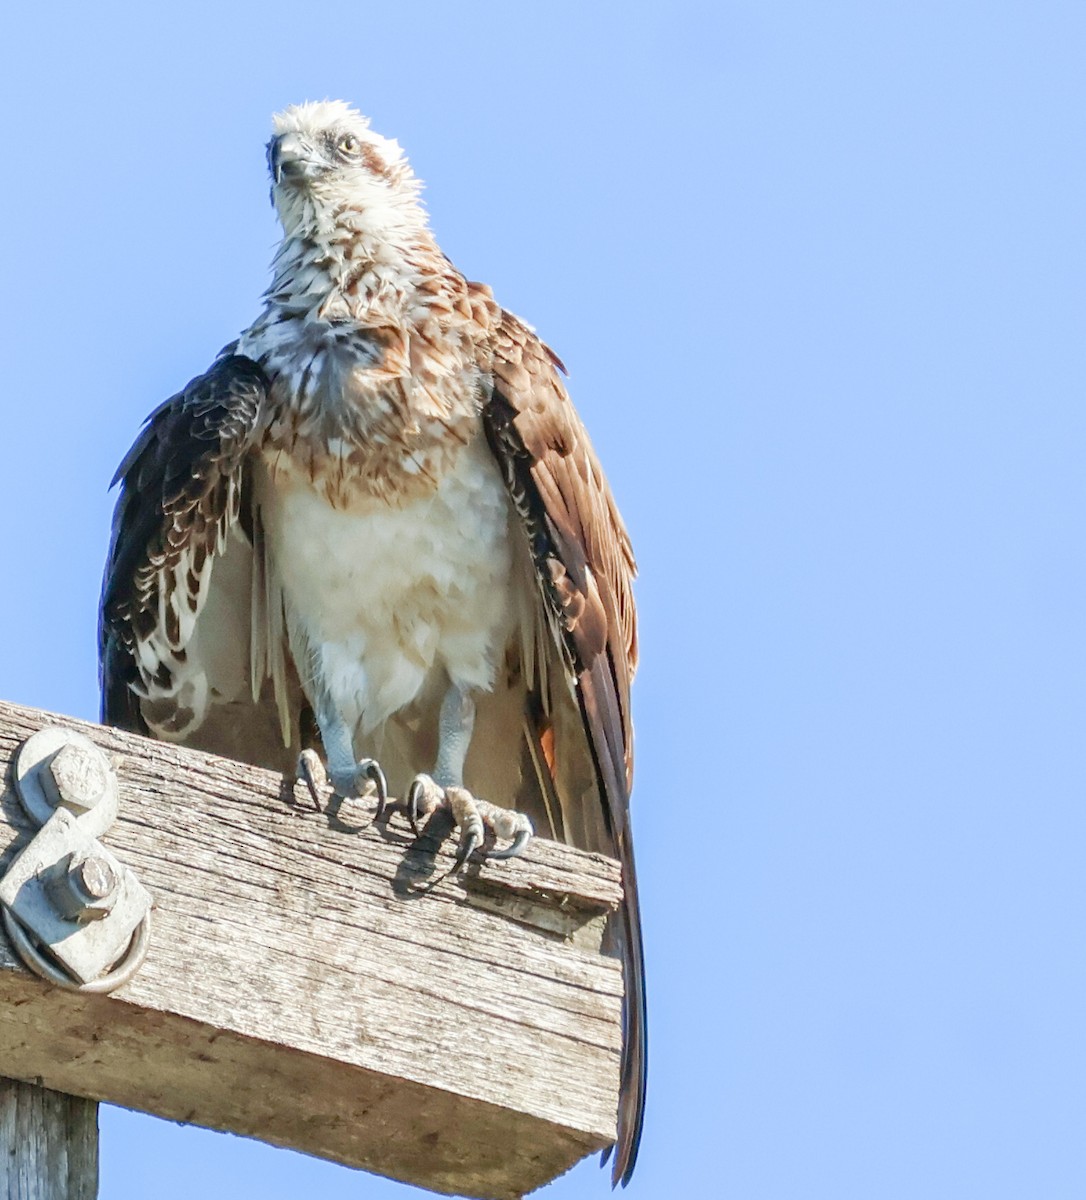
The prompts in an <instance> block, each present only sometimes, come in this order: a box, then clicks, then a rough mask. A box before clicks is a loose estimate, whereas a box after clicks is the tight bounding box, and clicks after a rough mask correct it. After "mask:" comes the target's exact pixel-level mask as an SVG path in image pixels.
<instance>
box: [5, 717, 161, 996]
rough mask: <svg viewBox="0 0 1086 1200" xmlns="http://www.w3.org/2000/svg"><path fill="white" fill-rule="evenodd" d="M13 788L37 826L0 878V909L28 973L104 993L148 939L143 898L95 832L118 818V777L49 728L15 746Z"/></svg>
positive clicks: (98, 756) (73, 736) (76, 741)
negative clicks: (38, 827)
mask: <svg viewBox="0 0 1086 1200" xmlns="http://www.w3.org/2000/svg"><path fill="white" fill-rule="evenodd" d="M14 775H15V789H16V792H17V793H18V796H19V800H20V802H21V803H22V806H23V808H24V809H25V810H26V812H27V814H28V816H29V817H30V818H31V820H33V821H35V822H36V823H37V824H38V825H40V826H41V828H40V829H39V831H38V832H37V833H36V834H35V835H34V837H33V838H32V839H31V841H30V842H29V843H28V844H27V845H26V846H25V847H24V848H23V849H22V850H21V851H20V853H19V854H18V856H17V857H16V858H15V859H14V861H13V862H12V863H11V865H10V866H9V867H8V869H7V871H6V872H5V873H4V875H3V877H2V878H0V905H2V909H0V915H2V918H3V924H4V928H5V930H6V931H7V934H8V937H9V938H10V939H11V942H12V945H13V946H14V947H15V950H16V952H17V953H18V955H19V957H20V958H21V959H22V961H23V962H24V963H25V964H26V966H28V967H29V968H30V970H32V971H33V972H34V973H35V974H37V975H40V976H41V977H42V978H43V979H47V980H49V982H51V983H55V984H57V985H58V986H60V987H65V988H69V989H71V990H73V991H81V992H110V991H113V989H114V988H118V987H120V986H121V984H123V983H127V982H128V980H129V979H131V978H132V976H133V975H135V973H136V971H138V970H139V968H140V965H141V964H142V962H143V957H144V955H145V954H146V951H147V943H148V940H149V937H150V923H151V904H152V901H151V897H150V895H149V894H148V892H147V891H146V889H145V888H144V887H143V885H142V884H141V883H140V882H139V880H138V879H137V878H136V876H135V874H134V873H133V872H132V871H131V870H130V869H129V868H128V867H126V866H125V865H124V864H123V863H122V862H120V861H119V860H118V859H117V858H116V857H115V856H114V855H112V854H111V853H110V852H109V851H108V850H107V849H106V848H105V847H104V846H103V845H101V843H100V842H98V841H97V840H96V835H97V834H101V833H104V832H105V831H106V829H108V828H109V826H110V825H112V824H113V821H114V818H115V817H116V815H117V791H118V789H117V776H116V775H115V774H114V771H113V766H112V764H111V763H110V761H109V759H108V758H107V757H106V755H105V754H104V753H103V751H101V750H99V749H98V747H97V746H95V744H94V743H93V742H92V741H90V740H89V739H88V738H85V737H83V735H82V734H78V733H72V732H70V731H69V730H66V729H61V728H58V727H52V728H48V729H42V730H39V731H38V732H37V733H35V734H34V735H33V736H32V737H29V738H28V739H27V740H26V741H25V742H24V743H23V744H22V746H20V747H19V751H18V754H17V755H16V758H15V771H14Z"/></svg>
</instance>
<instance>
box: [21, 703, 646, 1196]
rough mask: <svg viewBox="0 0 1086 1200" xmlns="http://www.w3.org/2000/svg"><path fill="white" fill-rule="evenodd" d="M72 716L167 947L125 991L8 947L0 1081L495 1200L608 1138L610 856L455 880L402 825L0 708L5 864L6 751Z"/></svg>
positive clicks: (613, 1005)
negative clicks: (94, 749)
mask: <svg viewBox="0 0 1086 1200" xmlns="http://www.w3.org/2000/svg"><path fill="white" fill-rule="evenodd" d="M55 723H62V724H64V725H66V726H69V727H71V728H75V729H79V730H80V731H81V732H83V733H85V734H86V735H87V736H89V737H90V738H91V739H92V740H94V741H95V742H96V743H97V744H98V745H100V746H102V747H103V748H104V749H105V750H107V751H108V752H109V753H110V754H111V755H112V757H113V758H114V761H115V763H116V765H117V770H118V774H119V777H120V782H121V806H120V816H119V818H118V821H117V824H116V825H114V826H113V827H112V829H111V830H110V831H109V832H108V833H107V834H105V835H104V837H103V839H102V840H103V841H104V842H105V843H106V844H107V845H108V846H109V847H110V848H111V849H112V850H113V851H114V853H116V854H117V855H118V856H119V857H120V858H121V859H122V860H123V861H124V862H125V863H126V864H127V865H128V866H130V867H132V868H133V869H134V870H135V871H136V872H137V874H138V875H139V877H140V879H141V881H142V882H143V884H144V885H145V886H146V887H147V888H148V889H149V890H150V891H151V893H152V894H153V896H154V898H155V911H154V917H153V921H154V924H153V936H152V940H151V947H150V951H149V953H148V956H147V960H146V962H145V964H144V966H143V967H142V969H141V970H140V972H139V974H138V975H137V976H136V978H135V979H134V980H133V981H132V982H131V983H130V984H128V985H127V986H126V987H124V988H123V989H121V991H120V992H118V993H114V994H113V995H112V996H86V995H80V994H74V993H70V992H66V991H63V990H60V989H56V988H52V987H49V986H47V985H45V984H42V983H41V982H40V981H38V980H37V979H36V978H34V977H32V976H30V975H29V974H28V973H27V972H26V971H25V970H23V969H22V967H21V966H17V965H16V960H15V958H14V955H13V954H12V953H11V952H10V950H9V948H8V947H7V946H6V945H0V1074H4V1075H9V1076H13V1077H16V1078H21V1079H40V1080H41V1081H42V1082H44V1083H45V1084H46V1085H47V1086H48V1087H50V1088H55V1089H58V1090H60V1091H64V1092H72V1093H75V1094H77V1095H82V1096H90V1097H93V1098H95V1099H100V1100H108V1101H111V1102H113V1103H117V1104H122V1105H125V1106H127V1107H131V1108H137V1109H141V1110H143V1111H146V1112H151V1113H156V1114H158V1115H160V1116H163V1117H169V1118H172V1119H174V1120H181V1121H187V1122H192V1123H194V1124H199V1125H205V1126H208V1127H211V1128H215V1129H226V1130H231V1131H233V1132H235V1133H241V1134H246V1135H249V1136H253V1137H259V1138H261V1139H263V1140H265V1141H269V1142H273V1143H275V1144H278V1145H285V1146H292V1147H294V1148H296V1149H299V1150H303V1151H306V1152H308V1153H311V1154H317V1155H320V1156H322V1157H325V1158H330V1159H334V1160H337V1161H339V1162H342V1163H345V1164H348V1165H350V1166H357V1167H364V1168H365V1169H367V1170H371V1171H376V1172H379V1173H380V1174H384V1175H389V1176H391V1177H393V1178H397V1179H402V1180H406V1181H408V1182H411V1183H415V1184H418V1185H420V1186H423V1187H428V1188H432V1189H434V1190H436V1191H443V1192H454V1193H458V1194H464V1195H471V1196H479V1197H514V1196H520V1195H523V1193H524V1192H526V1191H529V1190H531V1189H532V1188H534V1187H538V1186H540V1185H541V1184H543V1183H544V1182H546V1181H547V1180H549V1179H551V1178H553V1177H554V1176H556V1175H558V1174H560V1173H561V1172H562V1171H564V1170H566V1169H567V1168H568V1167H570V1166H571V1165H572V1164H573V1163H575V1162H576V1161H577V1160H578V1159H580V1158H581V1157H583V1156H584V1155H585V1154H588V1153H590V1152H591V1151H593V1150H596V1149H599V1148H601V1147H602V1146H605V1145H607V1144H608V1143H609V1142H611V1141H612V1140H613V1138H614V1134H615V1110H616V1102H617V1095H618V1062H619V1050H620V1043H621V1019H620V1009H621V994H622V976H621V969H620V967H619V964H618V963H617V962H616V961H615V960H613V959H611V958H608V957H606V956H604V955H602V954H600V953H599V951H598V946H599V936H600V932H601V930H602V925H603V922H604V921H605V919H606V916H607V914H608V913H610V912H611V911H613V909H614V908H615V906H616V905H617V903H618V902H619V899H620V895H621V891H620V888H621V884H620V875H619V869H618V866H617V864H616V863H614V862H611V861H610V860H608V859H605V858H602V857H600V856H598V855H591V854H585V853H583V852H580V851H577V850H573V849H570V848H569V847H565V846H557V845H555V844H553V843H549V842H545V841H543V840H535V841H533V842H532V843H531V844H530V845H529V848H528V851H527V853H526V854H525V856H524V857H523V858H521V859H517V860H512V861H510V862H496V863H491V864H483V865H479V864H476V863H471V864H469V865H468V867H467V868H466V869H465V870H464V871H462V872H461V873H459V874H458V875H456V876H453V875H451V874H449V872H450V870H451V867H452V865H453V858H452V855H451V853H450V852H449V851H448V850H446V849H445V848H444V847H442V848H441V849H439V850H438V851H437V853H436V854H435V853H434V852H433V847H432V845H429V844H427V842H426V839H423V843H422V844H421V845H420V844H419V843H418V842H417V841H416V839H415V838H414V836H413V835H412V833H411V831H410V829H409V828H408V827H407V825H406V823H405V822H404V821H403V819H402V818H401V817H399V816H398V815H395V814H394V815H393V816H392V817H391V818H390V819H389V820H388V821H387V822H384V823H382V825H380V826H376V825H375V824H374V823H373V821H372V809H370V808H368V807H367V806H365V805H363V804H359V803H344V804H343V805H342V806H341V807H339V808H336V807H335V805H333V806H332V807H331V808H330V809H329V810H328V811H326V812H322V813H318V812H316V811H315V810H314V807H313V804H312V802H311V800H310V798H309V796H308V793H307V792H306V791H305V789H304V788H302V787H301V786H294V785H293V784H291V783H290V782H284V780H283V779H282V777H280V776H278V775H276V774H274V773H272V772H269V771H262V770H258V769H255V768H251V767H247V766H243V765H240V764H238V763H234V762H230V761H228V760H225V759H219V758H215V757H213V756H210V755H205V754H200V753H198V752H196V751H190V750H182V749H179V748H177V747H173V746H169V745H166V744H164V743H161V742H150V741H147V740H145V739H143V738H138V737H134V736H131V735H128V734H122V733H118V732H116V731H114V730H109V729H104V728H102V727H100V726H96V725H87V724H85V723H82V722H77V721H72V720H70V719H68V718H62V717H56V716H54V715H52V714H49V713H42V712H38V711H36V710H32V709H25V708H20V707H17V706H15V705H10V704H6V703H0V763H2V764H4V765H5V779H6V781H7V782H6V786H5V791H4V793H3V795H2V796H0V869H2V868H3V867H4V866H5V865H6V863H7V861H9V859H10V857H11V856H12V854H14V853H15V852H16V850H17V848H18V845H19V844H21V842H22V840H23V839H24V838H25V837H26V836H27V833H28V829H27V821H26V818H25V816H24V815H23V814H22V810H21V809H20V808H19V806H18V802H17V800H16V798H15V796H14V793H13V791H12V790H11V787H10V760H11V756H12V754H13V752H14V751H15V749H16V748H17V746H18V745H19V743H20V742H21V741H22V740H23V739H24V738H25V737H27V736H28V735H29V734H31V733H32V732H34V731H35V730H37V729H39V728H41V727H42V726H44V725H47V724H55Z"/></svg>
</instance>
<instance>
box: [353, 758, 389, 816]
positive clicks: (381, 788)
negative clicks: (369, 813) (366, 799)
mask: <svg viewBox="0 0 1086 1200" xmlns="http://www.w3.org/2000/svg"><path fill="white" fill-rule="evenodd" d="M358 770H359V773H360V774H362V775H365V776H366V778H367V779H371V780H372V781H373V785H374V787H376V788H377V812H376V813H375V814H374V818H373V819H374V820H375V821H379V820H380V819H381V817H383V816H384V813H385V808H386V806H387V805H388V783H387V782H386V780H385V773H384V771H382V770H381V764H380V763H379V762H378V761H377V759H375V758H364V759H363V760H362V761H361V762H360V763H359V764H358Z"/></svg>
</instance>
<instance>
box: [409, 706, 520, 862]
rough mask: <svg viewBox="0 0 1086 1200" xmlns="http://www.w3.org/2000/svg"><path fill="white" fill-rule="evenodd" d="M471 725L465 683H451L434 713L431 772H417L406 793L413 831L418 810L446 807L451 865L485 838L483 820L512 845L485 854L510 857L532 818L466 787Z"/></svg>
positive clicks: (472, 708)
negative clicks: (453, 839)
mask: <svg viewBox="0 0 1086 1200" xmlns="http://www.w3.org/2000/svg"><path fill="white" fill-rule="evenodd" d="M474 728H475V701H474V699H473V698H472V696H471V694H470V693H469V692H468V691H467V690H466V689H465V688H461V687H458V686H457V685H456V684H455V683H450V684H449V690H448V691H447V692H446V693H445V698H444V699H443V700H442V702H441V713H440V716H439V717H438V742H437V761H436V762H435V764H434V773H433V775H432V776H431V775H416V776H415V778H414V780H413V781H412V783H411V787H410V788H409V789H408V793H407V815H408V818H409V819H410V821H411V825H412V827H413V828H414V829H415V832H416V833H417V832H418V819H419V817H420V816H425V815H428V814H429V813H432V812H434V811H435V810H436V809H438V808H442V807H444V808H447V809H448V810H449V812H450V814H451V815H452V818H453V820H454V821H455V822H456V824H457V826H458V827H459V829H460V842H459V845H458V847H457V852H456V866H455V868H454V869H455V870H459V869H460V868H461V867H462V866H463V865H464V863H465V862H467V860H468V856H469V855H470V854H471V853H472V852H473V851H474V850H478V849H479V847H480V846H481V845H482V844H483V837H484V833H485V830H486V827H487V826H489V827H490V829H492V830H493V832H494V836H495V837H499V838H507V839H511V840H512V845H511V846H508V847H506V849H504V850H491V851H490V852H489V854H488V855H487V857H489V858H513V857H514V855H517V854H520V852H521V851H522V850H523V849H524V847H525V846H526V845H527V843H528V839H529V838H530V837H531V836H532V823H531V822H530V821H529V820H528V818H527V817H526V816H525V815H524V814H523V813H518V812H514V811H513V810H512V809H509V808H500V807H499V806H498V805H496V804H490V803H489V802H488V801H486V800H478V799H476V798H475V797H474V796H473V795H472V794H471V792H469V791H468V790H467V788H465V787H464V761H465V759H466V758H467V756H468V747H469V746H470V745H471V735H472V731H473V730H474Z"/></svg>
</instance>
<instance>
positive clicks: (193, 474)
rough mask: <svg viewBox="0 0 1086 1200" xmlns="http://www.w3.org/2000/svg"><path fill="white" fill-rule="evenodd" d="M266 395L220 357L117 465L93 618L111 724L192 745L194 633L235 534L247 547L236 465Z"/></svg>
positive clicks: (198, 717)
mask: <svg viewBox="0 0 1086 1200" xmlns="http://www.w3.org/2000/svg"><path fill="white" fill-rule="evenodd" d="M266 394H267V380H266V379H265V377H264V373H263V371H261V369H260V367H258V366H257V364H256V363H254V362H251V361H250V360H249V359H247V358H242V357H239V356H235V355H231V354H229V353H225V352H224V354H223V356H221V357H220V358H219V359H218V361H217V362H216V363H215V364H214V366H213V367H212V368H211V370H210V371H208V372H207V373H206V374H205V375H201V376H199V377H198V378H196V379H193V380H192V381H191V382H190V383H189V384H188V385H187V386H186V387H185V388H184V390H183V391H181V392H179V393H178V394H177V395H176V396H173V397H171V398H170V399H169V400H167V401H166V402H165V404H163V405H161V406H160V407H159V408H158V409H156V410H155V412H153V413H152V414H151V416H150V417H149V418H148V419H147V424H146V426H145V427H144V429H143V431H142V432H141V434H140V436H139V437H138V438H137V439H136V442H135V444H134V445H133V446H132V449H131V450H129V452H128V454H127V455H126V456H125V459H124V461H123V462H122V463H121V465H120V467H119V468H118V469H117V474H116V475H115V476H114V480H113V482H114V483H117V482H120V484H121V493H120V496H119V498H118V500H117V507H116V511H115V512H114V516H113V536H112V540H111V542H110V548H109V556H108V559H107V562H106V570H105V578H104V580H103V584H102V603H101V610H100V614H99V654H100V668H101V688H102V720H103V721H104V722H106V723H107V724H110V725H117V726H120V727H121V728H126V729H131V730H134V731H136V732H140V733H148V732H152V733H154V734H155V736H159V737H167V738H171V739H172V740H179V741H190V740H192V735H193V734H194V733H195V732H196V730H197V729H198V727H199V725H200V723H201V722H202V720H203V717H204V715H205V711H206V708H207V704H208V701H207V697H206V696H200V695H199V694H198V693H199V692H200V688H198V687H196V686H195V684H193V683H192V682H191V681H192V680H193V679H195V680H197V681H198V682H201V683H202V682H203V680H204V678H205V676H206V672H205V671H204V670H203V664H202V663H201V662H200V661H199V659H200V658H201V648H200V647H199V646H198V645H196V644H194V643H195V642H196V641H197V639H196V638H194V632H195V629H196V625H197V619H198V617H199V616H200V614H201V612H202V611H203V610H204V608H205V607H206V605H207V603H208V598H209V595H210V593H211V592H212V590H213V589H212V567H213V565H215V563H216V562H217V561H218V562H220V563H221V560H222V558H223V556H224V553H225V551H226V548H227V545H228V542H230V540H231V538H232V537H233V536H234V531H235V530H237V531H238V536H240V538H241V541H242V542H244V543H245V544H246V546H247V541H248V539H247V538H246V536H245V534H244V533H242V531H241V529H239V522H240V524H241V526H244V525H245V524H246V523H247V521H246V518H247V515H248V514H247V503H248V498H247V496H245V494H244V492H245V489H244V478H243V475H244V463H245V458H246V455H247V453H248V451H249V449H250V447H251V445H252V442H253V438H254V436H255V433H256V427H257V419H258V414H259V411H260V407H261V404H262V402H263V400H264V397H265V396H266ZM218 573H221V572H216V574H218ZM214 586H215V587H216V588H218V587H219V586H220V585H219V584H218V583H216V584H215V585H214ZM234 607H238V606H236V605H235V606H234ZM246 616H247V608H246ZM238 640H240V639H238ZM245 642H246V645H245V649H246V651H247V650H248V636H247V634H246V637H245ZM202 657H203V658H207V657H209V655H208V653H207V648H206V647H205V648H204V650H203V654H202ZM203 690H204V691H206V687H205V688H204V689H203Z"/></svg>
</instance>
